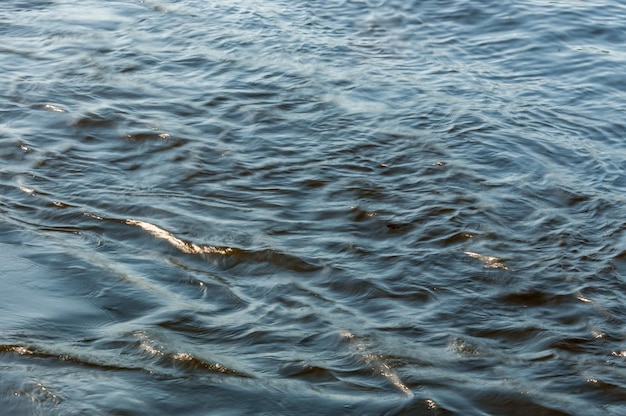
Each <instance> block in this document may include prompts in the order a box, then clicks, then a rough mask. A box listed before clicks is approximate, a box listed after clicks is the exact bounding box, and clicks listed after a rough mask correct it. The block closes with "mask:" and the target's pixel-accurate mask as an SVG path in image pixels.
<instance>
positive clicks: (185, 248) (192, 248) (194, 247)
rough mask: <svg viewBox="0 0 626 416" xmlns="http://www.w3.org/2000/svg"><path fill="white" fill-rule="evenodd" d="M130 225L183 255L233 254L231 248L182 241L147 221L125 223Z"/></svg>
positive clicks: (127, 221)
mask: <svg viewBox="0 0 626 416" xmlns="http://www.w3.org/2000/svg"><path fill="white" fill-rule="evenodd" d="M124 222H125V223H126V224H128V225H134V226H137V227H139V228H141V229H143V230H145V231H147V232H148V233H150V234H151V235H153V236H154V237H156V238H160V239H162V240H165V241H167V242H168V243H170V244H171V245H173V246H174V247H176V248H177V249H179V250H180V251H182V252H183V253H188V254H224V255H226V254H231V253H232V252H233V249H232V248H230V247H215V246H205V245H199V244H195V243H192V242H190V241H185V240H181V239H180V238H178V237H176V236H175V235H174V234H172V233H170V232H169V231H166V230H164V229H163V228H160V227H157V226H156V225H154V224H151V223H149V222H145V221H137V220H130V219H127V220H126V221H124Z"/></svg>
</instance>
